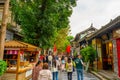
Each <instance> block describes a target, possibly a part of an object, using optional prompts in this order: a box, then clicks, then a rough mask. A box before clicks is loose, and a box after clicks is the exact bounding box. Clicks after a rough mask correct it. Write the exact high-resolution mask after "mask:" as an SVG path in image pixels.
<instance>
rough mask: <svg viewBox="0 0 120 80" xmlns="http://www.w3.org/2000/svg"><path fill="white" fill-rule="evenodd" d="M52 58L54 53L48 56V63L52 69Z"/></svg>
mask: <svg viewBox="0 0 120 80" xmlns="http://www.w3.org/2000/svg"><path fill="white" fill-rule="evenodd" d="M52 59H53V57H52V55H51V54H49V56H48V65H49V67H50V69H51V67H52Z"/></svg>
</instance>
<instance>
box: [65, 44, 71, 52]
mask: <svg viewBox="0 0 120 80" xmlns="http://www.w3.org/2000/svg"><path fill="white" fill-rule="evenodd" d="M66 52H67V53H70V52H71V46H70V45H68V46H67V48H66Z"/></svg>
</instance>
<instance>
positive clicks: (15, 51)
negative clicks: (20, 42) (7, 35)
mask: <svg viewBox="0 0 120 80" xmlns="http://www.w3.org/2000/svg"><path fill="white" fill-rule="evenodd" d="M7 54H18V50H8V51H7Z"/></svg>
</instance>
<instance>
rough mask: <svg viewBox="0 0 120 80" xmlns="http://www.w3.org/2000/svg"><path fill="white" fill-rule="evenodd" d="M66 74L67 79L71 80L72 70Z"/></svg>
mask: <svg viewBox="0 0 120 80" xmlns="http://www.w3.org/2000/svg"><path fill="white" fill-rule="evenodd" d="M67 75H68V80H72V72H68V73H67Z"/></svg>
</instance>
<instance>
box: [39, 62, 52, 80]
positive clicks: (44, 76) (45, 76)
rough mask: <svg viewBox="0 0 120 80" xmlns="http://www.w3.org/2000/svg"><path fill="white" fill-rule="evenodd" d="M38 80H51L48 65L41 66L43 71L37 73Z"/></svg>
mask: <svg viewBox="0 0 120 80" xmlns="http://www.w3.org/2000/svg"><path fill="white" fill-rule="evenodd" d="M38 80H52V73H51V71H50V70H49V69H48V63H44V64H43V69H42V70H41V71H40V72H39V76H38Z"/></svg>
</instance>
